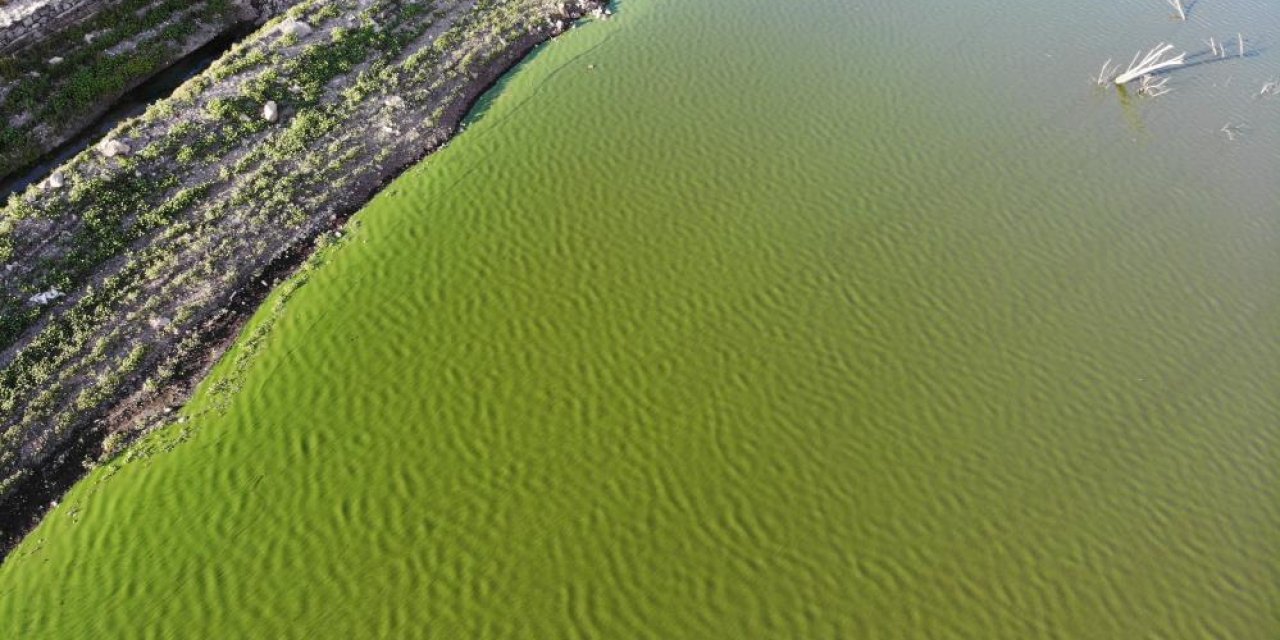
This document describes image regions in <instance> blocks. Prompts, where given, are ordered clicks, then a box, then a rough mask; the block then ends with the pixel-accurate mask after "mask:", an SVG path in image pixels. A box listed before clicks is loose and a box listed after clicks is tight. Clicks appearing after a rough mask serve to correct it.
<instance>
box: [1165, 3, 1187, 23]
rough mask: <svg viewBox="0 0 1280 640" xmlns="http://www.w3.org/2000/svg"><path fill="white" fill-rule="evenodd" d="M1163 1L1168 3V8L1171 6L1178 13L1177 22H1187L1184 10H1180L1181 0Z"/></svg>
mask: <svg viewBox="0 0 1280 640" xmlns="http://www.w3.org/2000/svg"><path fill="white" fill-rule="evenodd" d="M1165 1H1166V2H1168V3H1169V5H1170V6H1172V7H1173V8H1174V9H1176V10H1177V11H1178V19H1179V20H1181V21H1183V22H1186V21H1187V12H1186V10H1185V9H1183V8H1182V0H1165Z"/></svg>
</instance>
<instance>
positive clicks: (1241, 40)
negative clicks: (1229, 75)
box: [1236, 33, 1244, 58]
mask: <svg viewBox="0 0 1280 640" xmlns="http://www.w3.org/2000/svg"><path fill="white" fill-rule="evenodd" d="M1236 43H1237V44H1239V45H1240V57H1241V58H1243V57H1244V36H1243V35H1241V34H1239V33H1237V34H1236Z"/></svg>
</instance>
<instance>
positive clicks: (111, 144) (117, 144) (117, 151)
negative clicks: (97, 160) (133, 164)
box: [98, 138, 132, 158]
mask: <svg viewBox="0 0 1280 640" xmlns="http://www.w3.org/2000/svg"><path fill="white" fill-rule="evenodd" d="M130 151H132V149H130V148H129V145H127V144H125V143H123V142H121V141H119V140H113V139H111V138H107V139H106V140H103V141H102V142H101V143H99V144H98V153H101V154H102V155H103V156H105V157H107V158H114V157H116V156H127V155H129V152H130Z"/></svg>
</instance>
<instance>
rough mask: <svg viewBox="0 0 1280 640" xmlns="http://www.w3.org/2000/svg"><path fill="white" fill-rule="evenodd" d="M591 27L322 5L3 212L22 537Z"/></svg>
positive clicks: (522, 14)
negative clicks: (352, 221)
mask: <svg viewBox="0 0 1280 640" xmlns="http://www.w3.org/2000/svg"><path fill="white" fill-rule="evenodd" d="M588 14H592V15H594V16H596V17H597V18H605V17H607V14H606V12H605V10H604V9H603V8H602V6H601V5H600V4H598V3H596V2H594V0H568V1H564V0H435V1H434V2H432V1H430V0H306V1H303V2H300V3H298V4H297V5H296V6H294V7H293V8H292V9H290V10H289V11H288V12H287V14H285V15H281V16H277V17H276V18H274V19H272V20H271V21H269V22H268V23H267V24H266V25H264V26H263V27H262V28H260V29H259V30H258V31H256V32H254V33H253V34H252V35H251V36H249V37H248V38H246V39H245V40H244V41H243V42H241V43H239V44H237V45H236V46H235V47H233V48H232V50H231V51H230V52H229V53H228V54H227V55H225V56H224V57H223V58H222V59H220V60H219V61H218V62H217V63H215V64H214V65H213V66H212V67H211V68H209V69H208V70H207V71H205V72H204V73H203V74H201V75H200V76H197V77H195V78H193V79H192V80H190V81H188V82H187V83H186V84H184V85H183V86H182V87H181V88H180V89H179V90H178V91H177V92H176V93H175V94H174V95H173V96H171V97H170V98H168V99H166V100H163V101H161V102H159V103H157V104H154V105H152V106H151V107H150V108H149V109H148V110H147V112H146V113H145V114H144V115H142V116H141V117H139V118H136V119H134V120H131V121H128V122H125V123H122V124H121V125H120V126H118V127H117V128H116V129H115V130H114V131H112V132H111V133H110V134H109V135H108V136H107V138H105V139H104V140H102V141H101V142H100V143H99V144H98V145H96V146H95V147H93V148H91V149H89V150H86V151H85V152H84V153H81V154H80V155H78V156H77V157H75V158H74V159H73V160H72V161H71V162H69V163H68V164H67V165H65V166H63V167H61V168H60V169H58V170H57V171H56V172H55V173H54V174H53V175H52V176H50V178H49V179H47V180H45V181H44V182H43V183H41V184H40V185H37V186H33V187H31V188H29V189H28V190H27V191H26V192H25V193H23V194H20V195H15V196H14V197H12V198H11V199H10V201H9V203H8V204H7V206H5V207H4V208H3V209H0V275H2V276H3V277H2V278H0V531H3V534H4V535H3V538H5V539H7V540H8V541H9V542H12V540H14V539H15V538H16V536H17V535H20V533H21V532H22V531H24V530H26V528H27V527H29V526H30V524H31V523H32V522H33V521H34V519H36V518H38V517H39V515H40V513H41V512H42V511H43V509H44V508H45V507H46V506H47V505H48V502H49V501H50V500H51V499H53V498H55V497H56V496H57V495H58V494H59V493H60V492H61V491H63V490H65V488H66V486H68V484H69V483H70V482H72V481H74V479H75V478H76V477H78V476H79V475H80V474H81V473H82V472H83V466H84V465H85V463H86V461H91V460H92V459H95V458H97V457H98V456H99V455H101V453H102V451H101V449H102V448H101V443H102V441H103V439H104V438H105V437H106V436H107V435H108V434H110V433H117V432H118V433H125V434H136V433H139V432H141V431H144V430H146V429H150V428H153V427H156V426H160V425H163V424H166V423H167V422H168V421H170V420H171V419H172V416H173V415H174V414H172V413H170V411H171V409H172V408H173V407H174V406H177V405H180V404H181V403H182V402H183V401H184V399H185V397H186V394H187V393H189V390H190V387H191V385H192V382H193V381H194V380H196V379H198V377H199V376H200V375H201V374H202V373H203V372H204V371H205V370H206V368H207V366H208V364H209V363H210V362H212V361H213V359H214V358H216V356H217V355H218V353H220V350H221V349H222V348H223V347H225V345H226V344H227V342H228V340H230V339H231V338H232V337H233V336H234V334H235V333H236V331H237V330H238V328H239V327H240V326H241V323H242V322H243V321H244V319H245V318H247V316H248V315H249V314H250V313H252V311H253V310H254V309H255V308H256V306H257V303H258V302H259V301H260V300H261V299H262V297H263V296H264V295H265V294H266V293H267V292H269V291H270V289H271V287H272V285H273V283H275V282H277V281H278V280H279V279H280V278H282V277H284V276H286V275H288V274H289V273H290V272H291V271H292V270H293V269H295V268H296V267H297V265H299V264H301V263H302V262H303V261H304V260H305V258H306V256H307V254H308V252H309V251H310V248H311V247H312V246H313V245H314V244H315V243H316V242H325V241H326V238H327V237H329V234H332V233H334V232H336V231H337V230H338V229H339V227H340V226H341V224H342V222H343V220H345V219H346V217H347V216H348V215H350V213H352V212H354V211H355V210H356V209H358V208H359V207H360V206H361V205H362V204H363V203H364V202H366V201H367V200H368V199H369V198H370V197H371V196H372V194H373V193H374V192H375V191H376V190H377V189H378V188H379V187H380V186H381V185H383V184H385V182H386V181H387V180H389V179H390V178H391V177H394V176H395V175H397V174H398V173H399V172H400V171H401V170H403V169H404V168H405V167H407V166H409V165H410V164H412V163H413V162H415V161H416V160H418V159H420V158H422V157H423V156H424V155H426V154H428V153H430V152H431V151H432V150H434V149H436V148H438V147H439V146H440V145H442V144H444V143H445V142H446V141H447V140H448V139H449V137H450V136H451V135H452V134H453V133H454V131H455V129H456V127H457V126H458V123H459V122H460V120H461V119H462V117H463V116H464V115H465V114H466V112H467V110H468V109H469V108H470V105H472V104H473V103H474V101H475V100H476V99H477V98H478V97H479V96H480V94H481V93H482V92H483V91H484V90H486V89H487V88H488V87H490V86H491V85H492V84H493V83H494V82H495V81H496V80H497V79H498V78H499V77H500V75H501V74H502V73H503V72H505V71H506V70H507V69H509V68H510V67H511V66H513V65H514V64H515V63H516V62H518V61H519V60H520V59H521V58H523V57H524V56H525V55H526V54H527V53H528V52H529V51H530V50H531V49H532V48H534V47H535V46H537V45H538V44H539V43H541V42H543V41H545V40H547V39H548V38H551V37H553V36H555V35H557V34H559V33H561V32H563V31H564V30H566V29H568V28H570V27H571V26H572V25H573V24H574V23H575V22H576V21H578V20H579V19H580V18H583V17H584V16H587V15H588ZM121 439H122V438H121V437H120V436H113V437H112V438H110V439H109V442H111V443H112V445H111V446H114V445H115V443H118V442H119V441H120V440H121ZM108 453H109V452H108Z"/></svg>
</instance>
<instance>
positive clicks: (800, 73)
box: [0, 0, 1280, 639]
mask: <svg viewBox="0 0 1280 640" xmlns="http://www.w3.org/2000/svg"><path fill="white" fill-rule="evenodd" d="M801 4H803V6H800V5H801ZM1042 4H1045V5H1048V4H1049V3H1042ZM1058 4H1062V5H1063V6H1033V7H1025V8H1024V7H1010V6H1007V3H998V2H995V1H994V0H990V1H985V2H978V3H970V4H966V5H964V6H963V7H960V6H959V5H956V4H955V3H943V2H940V1H931V0H918V1H915V2H907V3H901V2H888V1H887V0H872V1H870V2H863V3H850V2H845V1H844V0H840V1H836V0H819V1H818V2H812V3H778V2H772V1H766V0H737V1H730V0H713V1H710V2H696V3H693V2H676V1H674V0H628V1H627V2H624V3H623V4H621V5H620V6H619V7H618V15H617V16H616V17H615V18H614V19H613V20H611V21H608V22H595V23H590V24H586V25H583V26H581V27H580V28H579V29H576V30H574V31H572V32H570V33H569V34H568V35H567V36H566V37H565V38H563V39H561V40H558V41H556V42H554V43H552V44H550V45H549V46H547V47H545V48H543V49H541V50H539V51H538V52H537V53H536V54H535V55H534V56H533V57H532V58H531V59H530V60H529V61H528V62H526V63H525V64H524V65H522V66H521V67H520V68H519V69H517V70H516V71H515V72H513V73H512V74H511V75H510V76H509V77H508V78H507V79H506V80H505V81H504V82H503V83H502V84H501V85H500V86H498V87H496V88H495V90H494V91H493V92H492V93H491V94H490V96H489V97H488V98H487V99H486V101H484V102H483V103H482V104H481V105H480V107H479V108H478V109H477V113H476V114H475V115H474V117H473V119H472V121H471V123H470V124H469V126H468V128H467V131H466V132H465V133H463V134H462V135H460V136H459V137H458V139H457V140H456V141H455V142H454V143H453V144H452V145H451V146H450V147H449V148H447V149H446V150H444V151H442V152H441V153H439V154H437V155H436V156H434V157H432V158H430V159H429V160H427V161H426V162H424V163H423V164H422V165H421V166H420V167H417V168H415V169H414V170H412V171H410V172H409V173H408V174H406V175H405V176H404V177H402V178H401V179H400V180H398V181H397V182H395V183H394V184H392V185H390V186H389V187H388V189H387V190H386V191H385V192H384V193H383V194H382V195H381V196H379V198H378V199H377V200H376V201H375V202H373V203H372V204H371V205H370V206H369V207H368V208H367V209H366V210H365V211H363V212H361V213H360V214H359V215H357V216H356V217H355V218H354V221H353V226H352V227H351V228H350V229H349V230H348V232H347V233H346V234H344V237H343V238H341V239H340V240H338V241H337V242H336V244H335V245H334V246H331V247H329V248H327V249H325V250H324V251H323V252H322V254H321V256H320V259H319V260H318V261H317V265H316V266H315V267H314V268H312V269H309V270H308V271H307V273H305V274H304V275H303V276H302V277H300V278H298V279H296V280H295V281H293V282H292V283H290V284H288V285H287V286H285V287H284V288H283V289H282V290H281V291H279V292H277V293H276V295H275V296H274V297H273V298H272V299H270V300H269V301H268V302H267V304H266V305H265V306H264V308H263V309H262V311H261V312H260V313H259V315H258V317H257V318H256V319H255V321H254V322H253V324H251V325H250V326H249V327H248V328H247V329H246V330H245V334H244V336H242V339H241V340H240V342H239V343H238V345H237V346H236V347H235V348H234V349H233V350H232V351H231V352H229V353H228V355H227V356H226V357H225V358H224V360H223V362H222V363H221V364H220V365H219V366H218V368H217V369H216V370H215V372H214V373H213V375H212V376H211V378H210V379H209V380H208V381H206V383H205V384H204V385H203V387H202V389H201V391H200V392H199V394H198V395H197V397H196V398H195V399H194V400H193V401H192V403H191V405H190V406H188V407H187V408H185V409H184V410H183V411H182V412H180V414H175V420H174V424H173V425H172V426H170V427H168V428H166V429H165V430H163V431H161V432H158V433H156V434H155V435H154V436H153V437H151V438H148V439H147V440H146V441H144V442H143V443H141V444H140V445H139V446H138V447H136V448H135V449H134V450H132V451H130V452H128V453H126V454H124V455H122V456H121V457H119V458H117V459H116V460H114V461H113V462H111V463H109V464H107V465H104V466H102V467H100V468H99V469H97V470H96V471H94V472H93V473H91V474H90V475H89V476H88V477H87V478H86V479H85V480H84V481H82V482H81V483H80V484H79V485H78V486H77V487H76V488H75V489H74V490H72V491H71V493H70V494H68V495H67V496H66V497H65V499H64V500H62V501H61V504H60V505H59V506H58V507H57V508H56V509H54V510H53V511H52V512H51V513H50V514H49V516H48V517H47V518H46V520H45V521H44V522H43V523H42V524H41V526H40V527H39V528H38V529H37V530H36V531H35V532H34V533H33V534H32V535H31V536H30V537H29V538H28V539H27V540H26V541H25V542H24V543H23V544H22V545H21V546H20V547H19V548H18V549H17V550H16V551H15V552H14V553H13V554H12V556H11V557H10V558H9V559H8V560H7V561H6V562H5V564H4V565H3V566H0V637H3V638H133V637H137V638H215V637H216V638H283V637H291V638H354V637H382V638H415V637H432V638H506V637H522V638H679V637H688V638H748V637H753V638H782V637H793V638H805V639H811V638H836V637H840V638H1122V639H1129V638H1202V637H1203V638H1275V637H1280V618H1278V617H1277V611H1280V287H1277V286H1276V283H1277V282H1280V261H1278V260H1277V256H1280V213H1278V211H1280V206H1277V203H1280V183H1278V182H1277V181H1276V180H1275V179H1274V178H1275V177H1276V175H1278V174H1277V167H1280V156H1277V154H1276V151H1275V149H1277V148H1280V145H1278V143H1280V126H1275V123H1276V119H1277V117H1280V98H1276V100H1275V101H1274V102H1268V100H1267V99H1266V98H1260V97H1258V96H1257V95H1256V93H1257V92H1256V89H1257V87H1260V86H1261V85H1262V84H1263V83H1264V82H1266V81H1267V80H1268V79H1269V77H1271V76H1280V63H1277V61H1276V60H1277V58H1276V56H1274V55H1257V56H1251V57H1247V58H1244V59H1239V60H1236V61H1234V62H1232V61H1224V62H1220V63H1212V64H1202V65H1198V66H1196V67H1193V68H1189V69H1187V70H1185V71H1183V72H1179V73H1178V74H1174V75H1171V80H1170V81H1171V85H1174V86H1176V87H1177V91H1175V92H1173V93H1171V94H1169V95H1167V96H1164V97H1161V98H1159V99H1157V100H1151V99H1147V98H1143V97H1141V96H1134V95H1131V94H1120V93H1117V92H1116V91H1115V90H1114V89H1111V88H1104V89H1099V88H1096V87H1094V86H1093V84H1092V83H1091V82H1090V81H1089V80H1088V75H1089V74H1090V73H1094V72H1095V71H1096V67H1097V66H1098V64H1100V63H1101V61H1102V60H1104V59H1106V58H1107V57H1117V58H1119V57H1127V56H1128V55H1131V53H1132V51H1133V50H1134V49H1136V48H1137V47H1139V46H1146V45H1150V44H1154V43H1155V42H1158V41H1160V40H1173V41H1175V42H1179V41H1181V42H1185V43H1186V44H1185V45H1184V46H1192V45H1193V44H1194V43H1196V42H1199V40H1200V39H1201V38H1200V36H1201V32H1203V35H1204V36H1205V37H1207V36H1208V35H1211V34H1217V35H1218V37H1219V39H1222V37H1223V36H1224V35H1225V34H1227V33H1235V32H1236V31H1237V30H1241V31H1246V32H1248V33H1247V35H1249V36H1250V37H1251V38H1257V39H1259V41H1262V40H1264V39H1265V38H1267V37H1270V38H1272V39H1273V40H1274V38H1275V36H1276V35H1278V34H1280V24H1278V23H1280V17H1278V16H1277V15H1276V12H1275V11H1274V10H1271V9H1266V8H1264V7H1263V5H1262V4H1259V3H1235V5H1233V6H1231V7H1224V6H1222V4H1223V3H1210V2H1204V3H1196V5H1195V6H1194V8H1193V11H1192V16H1191V18H1192V19H1191V20H1189V21H1188V22H1187V23H1181V22H1175V21H1171V20H1169V19H1168V16H1167V15H1165V13H1164V11H1165V9H1164V8H1162V7H1161V6H1160V5H1161V3H1154V2H1153V3H1149V4H1150V5H1151V6H1146V3H1129V4H1130V5H1131V6H1124V7H1119V6H1112V5H1113V3H1103V2H1101V0H1098V1H1092V2H1086V3H1083V4H1084V5H1088V6H1082V5H1081V3H1075V4H1072V5H1071V6H1066V5H1065V3H1058ZM1148 40H1149V41H1150V42H1148ZM1228 77H1231V78H1234V79H1233V80H1232V81H1231V82H1230V83H1228V81H1227V78H1228ZM1254 85H1257V86H1254ZM1228 119H1229V120H1231V121H1232V122H1237V123H1241V124H1245V123H1248V124H1249V127H1248V128H1243V127H1242V128H1241V129H1240V130H1239V131H1240V132H1241V135H1239V136H1227V135H1224V133H1223V132H1222V130H1221V127H1222V126H1223V124H1222V123H1223V121H1224V120H1228ZM179 416H180V417H179Z"/></svg>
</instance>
